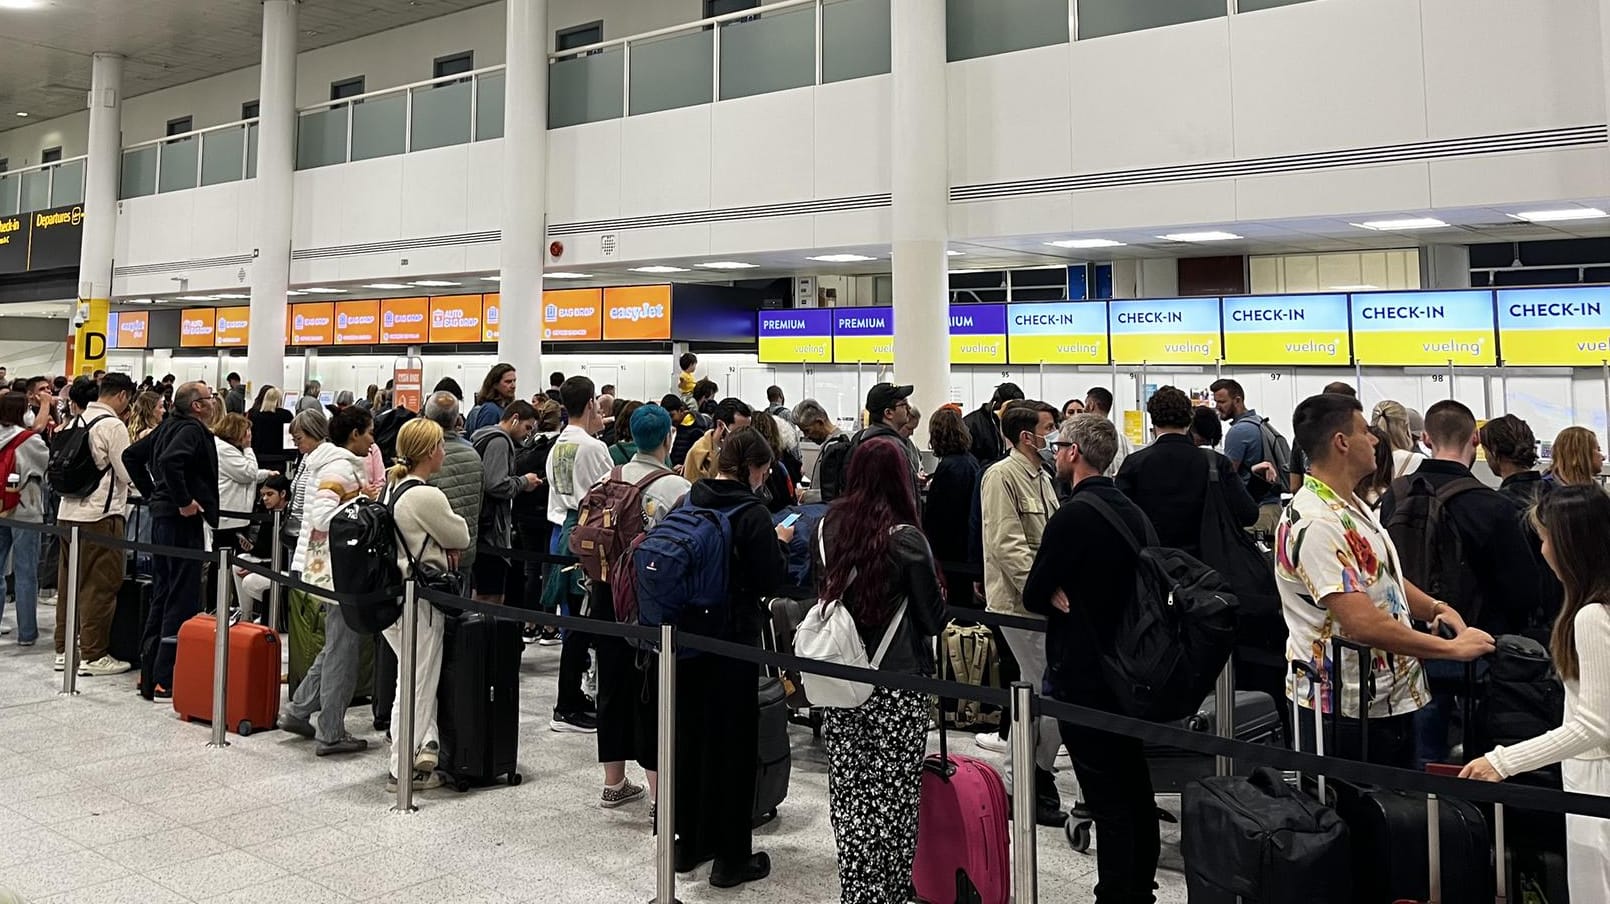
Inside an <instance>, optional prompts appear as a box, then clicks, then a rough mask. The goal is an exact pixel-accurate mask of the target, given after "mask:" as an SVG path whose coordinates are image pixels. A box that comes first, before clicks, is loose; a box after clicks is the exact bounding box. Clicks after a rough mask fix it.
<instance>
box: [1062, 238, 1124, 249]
mask: <svg viewBox="0 0 1610 904" xmlns="http://www.w3.org/2000/svg"><path fill="white" fill-rule="evenodd" d="M1046 244H1047V245H1050V246H1051V247H1053V248H1121V247H1123V246H1124V243H1123V242H1115V241H1113V240H1112V239H1062V240H1061V241H1057V242H1046Z"/></svg>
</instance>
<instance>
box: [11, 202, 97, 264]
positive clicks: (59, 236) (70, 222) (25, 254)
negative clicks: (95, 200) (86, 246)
mask: <svg viewBox="0 0 1610 904" xmlns="http://www.w3.org/2000/svg"><path fill="white" fill-rule="evenodd" d="M83 241H84V207H83V205H72V206H69V207H54V208H51V209H50V210H35V211H32V212H30V213H19V214H7V215H5V216H0V273H22V272H25V271H30V270H55V269H59V268H62V267H77V266H78V254H79V248H80V247H81V246H82V245H83Z"/></svg>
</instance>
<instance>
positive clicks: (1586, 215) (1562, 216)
mask: <svg viewBox="0 0 1610 904" xmlns="http://www.w3.org/2000/svg"><path fill="white" fill-rule="evenodd" d="M1510 216H1511V217H1514V218H1515V219H1517V220H1524V221H1526V222H1528V223H1568V222H1570V221H1572V220H1598V219H1602V218H1604V217H1606V216H1610V214H1607V213H1605V212H1604V211H1602V210H1600V209H1599V208H1597V207H1562V208H1560V209H1558V210H1526V211H1522V212H1520V213H1512V214H1510Z"/></svg>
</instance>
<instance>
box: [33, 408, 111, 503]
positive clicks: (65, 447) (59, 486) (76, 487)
mask: <svg viewBox="0 0 1610 904" xmlns="http://www.w3.org/2000/svg"><path fill="white" fill-rule="evenodd" d="M109 417H111V415H110V414H103V415H101V416H100V417H97V418H96V419H95V420H93V421H90V422H89V423H88V424H85V423H84V416H83V415H79V416H78V417H76V418H74V419H73V421H72V423H71V424H69V425H68V426H67V427H65V428H63V429H61V430H57V431H56V435H55V436H54V437H52V438H51V440H50V463H49V464H48V465H46V466H45V482H47V483H49V484H50V488H51V489H53V490H55V491H56V492H57V493H60V494H61V495H63V496H71V497H73V498H76V499H82V498H84V497H85V496H91V495H94V493H95V491H96V490H97V489H99V488H100V485H101V478H103V477H105V476H106V472H108V471H110V470H112V466H111V465H110V464H108V465H107V466H106V467H104V468H98V467H96V466H95V454H94V452H93V451H92V450H91V448H90V437H89V433H90V430H92V429H93V428H94V427H95V425H96V424H99V423H100V422H101V421H104V420H106V419H107V418H109ZM113 479H114V480H115V479H116V478H115V477H114V478H113ZM106 506H107V511H111V506H112V494H111V493H107V494H106Z"/></svg>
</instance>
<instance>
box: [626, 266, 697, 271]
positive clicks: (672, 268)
mask: <svg viewBox="0 0 1610 904" xmlns="http://www.w3.org/2000/svg"><path fill="white" fill-rule="evenodd" d="M627 269H629V270H631V271H632V272H633V273H686V272H688V268H687V267H667V266H665V265H664V264H654V265H653V266H649V267H629V268H627Z"/></svg>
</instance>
